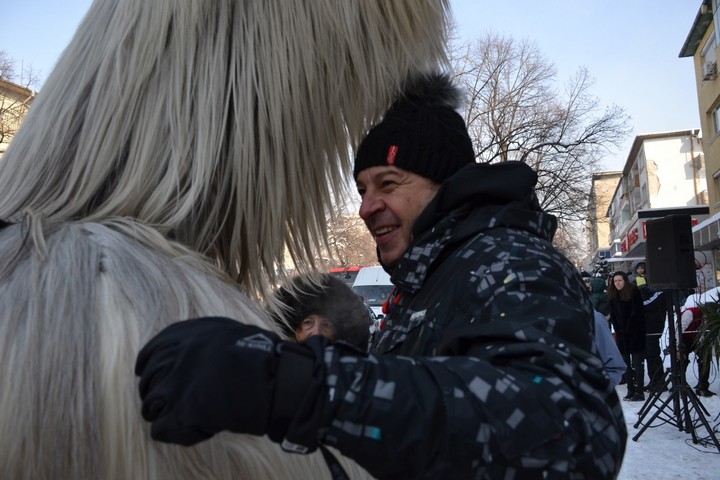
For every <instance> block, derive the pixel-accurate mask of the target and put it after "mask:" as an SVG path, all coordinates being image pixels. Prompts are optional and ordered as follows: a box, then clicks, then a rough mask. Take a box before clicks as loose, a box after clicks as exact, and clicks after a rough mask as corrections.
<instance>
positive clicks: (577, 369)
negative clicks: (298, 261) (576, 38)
mask: <svg viewBox="0 0 720 480" xmlns="http://www.w3.org/2000/svg"><path fill="white" fill-rule="evenodd" d="M459 98H460V96H459V92H458V91H457V90H456V89H455V87H453V86H452V85H451V83H450V80H449V77H447V76H445V75H431V76H428V77H423V78H419V79H414V80H413V81H410V82H408V84H407V85H405V86H404V90H403V95H402V96H401V97H400V98H399V99H398V100H397V101H396V102H395V104H394V105H393V106H392V107H391V109H390V110H389V111H388V112H387V114H386V115H385V118H384V119H383V121H382V122H380V123H379V124H378V125H376V126H375V128H373V129H372V130H371V131H370V132H369V134H368V135H367V137H366V138H365V139H364V141H363V143H362V144H361V146H360V148H359V149H358V152H357V157H356V162H355V168H354V175H355V178H356V182H357V187H358V192H359V193H360V196H361V197H362V204H361V207H360V215H361V217H362V218H363V220H364V221H365V223H366V225H367V227H368V228H369V230H370V232H371V233H372V234H373V236H374V238H375V241H376V243H377V248H378V255H379V257H380V260H381V263H382V264H383V265H384V267H385V268H386V270H388V272H390V273H391V278H392V281H393V283H394V284H395V285H396V290H395V291H394V293H393V295H392V297H391V298H390V299H389V301H388V315H387V317H386V321H385V323H384V325H383V330H382V332H381V333H380V335H379V336H378V337H377V339H376V342H375V345H374V346H373V349H372V353H370V354H369V355H364V354H362V353H360V352H358V351H355V350H353V349H352V348H350V347H348V346H346V345H343V344H334V345H332V344H329V343H328V342H327V340H325V339H322V338H321V337H312V338H311V339H310V340H308V341H307V342H305V343H303V344H299V345H290V344H288V343H286V342H282V341H281V340H279V339H278V338H277V337H275V336H273V335H272V334H270V333H269V332H264V331H262V330H260V331H258V330H259V329H255V328H254V327H249V326H245V325H242V324H238V322H232V323H234V324H235V325H232V324H230V323H228V324H227V325H225V323H223V324H220V325H218V326H214V327H213V326H207V325H208V323H209V322H207V319H205V320H204V321H203V320H193V321H190V323H188V322H181V323H180V324H177V325H179V326H178V327H177V328H176V329H173V326H171V327H169V329H168V330H170V331H169V332H168V331H165V332H161V334H160V335H159V336H158V337H156V338H155V339H154V340H152V341H151V342H150V343H149V344H148V345H147V346H146V347H145V349H144V350H143V352H141V354H140V357H139V359H138V366H137V371H138V374H140V375H141V376H142V377H143V378H142V379H141V394H142V396H143V399H144V404H143V414H144V415H145V417H146V419H148V420H150V421H153V431H152V433H153V436H155V438H158V439H161V440H164V441H171V442H175V443H184V444H191V443H195V442H197V441H199V440H202V439H204V438H207V437H209V436H211V435H212V434H214V433H215V432H216V431H219V430H223V429H224V430H231V431H235V432H243V433H254V434H258V435H261V434H265V433H267V434H268V436H269V437H270V439H271V440H274V441H277V442H281V443H282V446H283V448H285V449H286V450H289V451H295V452H301V453H303V452H307V451H312V450H314V449H315V448H316V446H321V448H323V447H322V445H330V446H333V447H335V448H337V449H338V450H339V451H341V452H342V453H343V454H344V455H346V456H348V457H351V458H353V459H354V460H355V461H357V462H358V463H359V464H360V465H362V466H363V467H365V468H366V469H367V470H368V471H369V472H370V473H371V474H373V475H374V476H375V477H377V478H403V479H404V478H427V479H437V478H493V479H494V478H505V479H527V478H575V479H594V478H614V477H616V476H617V474H618V472H619V470H620V466H621V463H622V457H623V453H624V450H625V442H626V437H627V431H626V428H625V423H624V420H623V416H622V410H621V407H620V404H619V401H618V398H617V395H616V394H615V391H614V389H613V386H612V384H611V383H610V381H609V380H608V378H607V376H606V375H605V374H604V372H603V365H602V363H601V362H600V360H599V359H598V357H597V351H596V348H595V346H594V343H593V336H592V332H593V310H592V305H591V303H590V301H589V298H588V296H587V292H586V289H585V286H584V285H583V282H582V279H581V278H580V276H579V275H578V274H577V273H576V271H575V269H574V268H573V266H572V265H571V264H570V263H569V262H568V261H567V260H566V259H565V258H564V257H563V256H562V255H561V254H559V253H558V252H557V251H556V250H555V249H554V248H553V246H552V245H551V243H550V241H551V238H552V235H553V233H554V231H555V227H556V221H555V219H554V217H552V216H550V215H547V214H545V213H543V212H542V211H541V210H540V208H539V206H538V202H537V199H536V197H535V194H534V192H533V187H534V186H535V183H536V181H537V177H536V175H535V173H534V172H533V171H532V170H531V169H530V168H529V167H528V166H527V165H526V164H523V163H518V162H505V163H499V164H495V165H490V164H476V163H475V161H474V153H473V149H472V143H471V140H470V138H469V136H468V133H467V130H466V128H465V125H464V122H463V120H462V118H461V117H460V115H458V114H457V112H456V108H457V107H458V103H459ZM216 320H217V321H218V322H220V320H218V319H216ZM203 322H204V324H203ZM223 322H225V320H223ZM227 322H230V321H229V320H227ZM183 324H187V326H186V327H183ZM238 325H239V326H238ZM218 330H220V332H219V333H218ZM257 335H262V336H264V337H265V338H268V339H269V341H270V343H271V344H272V346H273V348H272V349H271V351H270V352H269V353H265V355H266V356H265V357H263V356H262V355H263V354H262V353H261V352H258V351H259V350H261V349H260V348H257V349H256V350H258V351H254V352H253V351H251V349H250V348H246V347H247V345H248V341H249V339H251V337H253V336H257ZM187 337H193V338H194V340H192V341H189V342H188V343H190V344H191V347H173V342H176V343H177V342H178V339H179V338H187ZM225 338H231V339H235V338H238V340H237V341H235V340H233V342H235V343H233V344H232V345H230V346H225V347H223V345H224V343H223V340H222V339H225ZM202 345H207V347H206V348H207V350H208V351H210V350H212V351H213V352H217V351H218V350H219V349H220V348H228V349H232V348H234V351H233V352H232V357H233V358H234V359H233V360H227V361H225V362H222V361H219V360H215V361H214V369H215V370H218V369H221V370H223V372H222V374H224V376H223V375H220V374H218V373H217V372H215V373H214V375H215V376H216V377H217V378H224V379H226V380H227V382H228V383H229V384H232V385H236V384H237V383H241V384H242V387H237V386H227V385H222V386H219V385H218V383H222V382H217V381H215V382H213V383H207V382H205V383H204V384H203V383H202V382H200V381H199V380H198V379H199V378H202V372H204V371H205V369H207V370H210V368H211V367H210V366H209V365H205V364H208V363H209V362H205V363H203V361H202V360H201V359H199V357H201V355H198V354H195V353H193V352H194V350H195V349H198V348H201V346H202ZM173 348H174V349H175V352H174V353H172V354H171V355H170V356H171V357H172V358H175V359H180V360H177V361H176V362H175V363H176V364H179V363H180V362H181V361H184V362H186V363H192V364H193V366H194V371H195V372H200V373H195V374H189V373H188V372H187V371H184V370H182V369H179V371H180V373H179V374H177V375H174V376H173V375H170V374H165V373H164V372H166V371H167V370H169V368H168V363H167V361H168V353H167V352H168V351H169V350H172V349H173ZM291 349H292V350H291ZM227 358H228V359H230V358H231V355H230V353H228V355H227ZM261 362H265V363H268V364H269V365H270V366H268V367H263V368H257V365H258V364H261ZM303 363H304V364H306V365H309V366H307V367H299V366H298V365H301V364H303ZM291 364H292V365H295V367H292V368H295V370H294V371H293V372H294V373H293V374H292V375H290V376H291V377H292V378H293V379H294V382H295V384H296V385H295V386H293V385H292V383H293V380H290V379H289V377H288V375H287V374H286V373H280V372H281V371H282V372H284V371H286V370H288V369H290V368H291V367H288V365H291ZM243 365H252V368H251V367H250V366H247V367H243ZM241 368H242V369H243V375H244V376H242V377H241V376H240V375H238V373H237V370H238V369H241ZM303 368H304V369H305V370H304V372H305V373H302V370H303ZM259 370H262V372H261V373H260V374H258V373H257V372H258V371H259ZM249 372H252V373H249ZM183 373H184V375H183ZM188 375H189V376H190V378H188ZM263 375H264V378H267V380H263ZM246 377H248V378H246ZM158 378H159V379H158ZM143 382H145V384H146V385H147V384H154V386H155V388H154V390H155V392H153V388H145V389H143ZM163 383H166V384H168V385H170V386H169V387H167V388H161V387H160V385H162V384H163ZM195 383H197V385H194V384H195ZM270 384H272V386H265V385H270ZM297 385H300V386H302V388H300V387H299V386H297ZM308 385H309V386H310V387H309V388H308ZM174 389H180V390H181V391H182V392H181V393H180V394H172V395H171V394H166V393H165V392H166V391H172V390H174ZM203 389H205V390H209V392H208V393H206V394H199V392H202V391H203ZM237 389H240V390H241V391H242V393H237V392H235V390H237ZM143 390H145V391H144V392H143ZM258 392H261V393H258ZM263 392H264V393H263ZM186 393H187V394H186ZM191 394H192V395H191ZM257 395H264V397H263V398H264V399H266V400H267V403H268V404H269V405H268V407H266V408H265V409H260V407H257V408H256V410H261V411H262V412H263V413H262V414H261V413H258V412H257V411H256V413H255V415H249V414H247V413H242V410H244V409H245V407H246V406H247V405H248V404H250V406H251V407H252V406H255V405H258V404H259V403H260V401H256V400H254V397H255V396H257ZM191 396H192V397H193V398H195V397H197V398H199V400H196V403H195V404H192V403H190V404H188V402H189V401H188V400H183V399H186V398H188V397H191ZM153 402H155V405H154V404H153ZM288 404H291V405H293V407H289V406H288ZM158 405H159V406H158ZM177 412H182V414H180V413H177ZM187 412H192V413H187ZM208 412H212V413H208ZM217 412H220V413H217ZM220 415H221V416H222V417H221V419H218V417H219V416H220ZM257 417H260V418H261V419H263V420H260V421H258V420H257ZM196 430H202V431H203V433H202V434H197V433H193V434H188V433H187V432H188V431H193V432H194V431H196Z"/></svg>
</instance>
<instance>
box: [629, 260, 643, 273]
mask: <svg viewBox="0 0 720 480" xmlns="http://www.w3.org/2000/svg"><path fill="white" fill-rule="evenodd" d="M640 264H643V265H645V268H647V264H646V263H645V260H635V261H634V262H633V263H632V273H633V274H634V273H635V270H637V267H638V265H640Z"/></svg>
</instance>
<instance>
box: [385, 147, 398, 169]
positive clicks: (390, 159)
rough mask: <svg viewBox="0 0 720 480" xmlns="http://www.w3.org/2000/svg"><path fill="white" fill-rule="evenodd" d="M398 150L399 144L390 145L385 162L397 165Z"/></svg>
mask: <svg viewBox="0 0 720 480" xmlns="http://www.w3.org/2000/svg"><path fill="white" fill-rule="evenodd" d="M397 152H398V146H397V145H390V148H388V154H387V158H386V159H385V163H387V164H388V165H395V157H396V156H397Z"/></svg>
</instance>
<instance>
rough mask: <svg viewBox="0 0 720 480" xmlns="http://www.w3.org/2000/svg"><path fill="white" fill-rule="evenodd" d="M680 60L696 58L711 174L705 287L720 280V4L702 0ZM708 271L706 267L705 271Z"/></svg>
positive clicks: (699, 234) (697, 239)
mask: <svg viewBox="0 0 720 480" xmlns="http://www.w3.org/2000/svg"><path fill="white" fill-rule="evenodd" d="M699 3H700V6H699V8H698V12H697V15H696V16H695V20H694V22H693V25H692V27H691V28H690V32H689V33H688V36H687V38H686V39H685V43H684V44H683V46H682V48H681V50H680V54H679V56H680V57H681V58H683V57H692V58H693V66H694V69H695V80H696V88H697V97H698V110H699V116H700V126H701V128H702V131H703V139H702V143H703V152H704V157H705V164H706V169H707V173H708V177H707V178H708V181H707V186H708V206H709V211H710V216H709V218H707V219H705V220H704V221H702V222H699V223H698V224H697V225H696V226H694V227H693V243H694V248H695V252H696V258H697V256H700V257H701V260H700V261H701V263H702V264H703V265H706V264H711V265H712V268H711V271H710V272H709V273H708V274H707V276H706V277H707V279H706V281H705V284H708V285H710V284H712V285H713V286H714V285H717V284H718V279H719V278H720V275H719V272H718V269H719V268H720V255H718V250H719V249H720V139H719V137H720V78H718V45H720V14H719V10H720V0H702V1H701V2H699ZM704 268H705V267H704Z"/></svg>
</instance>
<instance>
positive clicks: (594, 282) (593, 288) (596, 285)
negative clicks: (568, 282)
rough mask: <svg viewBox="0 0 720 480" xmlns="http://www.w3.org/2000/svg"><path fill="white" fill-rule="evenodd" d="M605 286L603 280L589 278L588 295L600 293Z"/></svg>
mask: <svg viewBox="0 0 720 480" xmlns="http://www.w3.org/2000/svg"><path fill="white" fill-rule="evenodd" d="M606 286H607V284H606V283H605V279H604V278H601V277H591V278H590V293H602V292H604V291H605V288H606Z"/></svg>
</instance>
